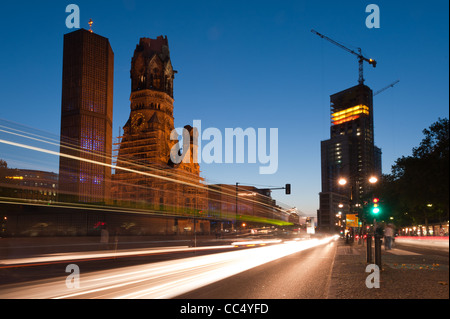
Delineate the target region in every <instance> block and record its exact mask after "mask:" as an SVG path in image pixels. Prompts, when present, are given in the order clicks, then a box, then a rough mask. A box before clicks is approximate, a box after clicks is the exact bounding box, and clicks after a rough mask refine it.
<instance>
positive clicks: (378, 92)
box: [373, 80, 400, 96]
mask: <svg viewBox="0 0 450 319" xmlns="http://www.w3.org/2000/svg"><path fill="white" fill-rule="evenodd" d="M398 82H400V80H397V81H395V82H392V83H391V84H389V85H388V86H386V87H384V88H382V89H381V90H378V91H376V92H375V93H374V94H373V96H375V95H377V94H380V93H381V92H383V91H385V90H387V89H389V88H391V87H394V85H396V84H397V83H398Z"/></svg>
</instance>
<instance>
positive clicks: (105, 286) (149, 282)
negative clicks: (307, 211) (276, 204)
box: [0, 237, 336, 299]
mask: <svg viewBox="0 0 450 319" xmlns="http://www.w3.org/2000/svg"><path fill="white" fill-rule="evenodd" d="M335 238H336V237H328V238H324V239H320V240H319V239H311V240H305V241H292V242H289V243H282V244H276V245H272V246H262V247H257V248H252V249H243V250H237V251H229V252H222V253H217V254H212V255H206V256H196V257H190V258H184V259H177V260H170V261H163V262H157V263H152V264H144V265H139V266H129V267H123V268H118V269H112V270H104V271H98V272H92V273H86V274H83V270H82V269H80V271H81V274H80V287H79V288H67V287H66V284H65V281H66V277H60V278H56V279H52V280H41V281H36V282H30V283H24V284H19V285H18V284H15V285H5V286H3V287H0V298H4V299H16V298H20V299H48V298H53V299H65V298H82V299H91V298H101V299H135V298H146V299H158V298H173V297H176V296H178V295H181V294H183V293H186V292H189V291H192V290H194V289H197V288H200V287H202V286H205V285H208V284H211V283H214V282H217V281H219V280H222V279H225V278H227V277H230V276H233V275H236V274H238V273H241V272H244V271H246V270H249V269H252V268H254V267H257V266H260V265H263V264H265V263H268V262H271V261H274V260H276V259H279V258H283V257H285V256H288V255H291V254H294V253H297V252H300V251H303V250H306V249H309V248H312V247H317V246H320V245H324V244H327V243H330V242H331V241H333V240H335Z"/></svg>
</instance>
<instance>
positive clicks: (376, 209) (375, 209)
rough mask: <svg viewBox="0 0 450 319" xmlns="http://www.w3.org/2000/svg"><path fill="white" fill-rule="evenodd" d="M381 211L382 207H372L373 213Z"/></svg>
mask: <svg viewBox="0 0 450 319" xmlns="http://www.w3.org/2000/svg"><path fill="white" fill-rule="evenodd" d="M379 212H380V209H379V208H378V207H375V208H373V209H372V213H374V214H378V213H379Z"/></svg>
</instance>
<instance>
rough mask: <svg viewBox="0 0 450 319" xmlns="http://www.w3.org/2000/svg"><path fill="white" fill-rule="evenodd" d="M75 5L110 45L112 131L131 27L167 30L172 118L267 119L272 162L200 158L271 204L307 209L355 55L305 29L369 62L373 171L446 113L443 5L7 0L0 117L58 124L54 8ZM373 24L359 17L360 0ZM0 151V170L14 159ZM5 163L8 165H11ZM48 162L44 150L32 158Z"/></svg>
mask: <svg viewBox="0 0 450 319" xmlns="http://www.w3.org/2000/svg"><path fill="white" fill-rule="evenodd" d="M70 3H75V4H77V5H78V6H79V7H80V11H81V27H84V28H86V29H87V28H88V24H87V22H88V21H89V19H90V18H92V19H93V20H94V25H93V30H94V32H96V33H98V34H100V35H102V36H105V37H107V38H109V40H110V43H111V46H112V48H113V51H114V54H115V70H114V71H115V72H114V127H113V134H114V136H117V135H118V132H119V127H121V126H123V125H124V124H125V122H126V121H127V119H128V116H129V111H130V109H129V94H130V78H129V69H130V62H131V57H132V55H133V51H134V48H135V46H136V44H137V43H138V42H139V38H140V37H151V38H155V37H156V36H158V35H167V37H168V39H169V47H170V52H171V59H172V64H173V66H174V68H175V69H176V70H178V74H177V75H176V78H175V83H174V97H175V103H174V115H175V126H177V127H181V126H184V125H186V124H191V125H192V121H193V120H194V119H199V120H202V127H203V128H206V127H217V128H219V129H220V130H221V131H222V132H224V129H225V128H226V127H230V128H236V127H242V128H244V129H245V128H248V127H253V128H255V129H256V128H271V127H274V128H278V133H279V167H278V171H277V173H276V174H274V175H259V174H258V166H259V164H253V165H245V164H235V165H230V164H227V165H226V164H216V165H213V164H211V165H202V166H201V169H202V172H203V173H202V175H203V176H204V177H205V178H206V179H207V181H209V182H221V183H235V182H241V183H250V184H258V185H275V186H283V185H284V184H285V183H291V184H292V191H293V194H292V195H290V196H287V195H284V194H283V192H282V191H275V192H274V194H273V196H274V198H276V199H277V200H279V201H280V202H283V203H286V204H288V205H290V206H296V207H297V208H299V209H300V210H301V211H303V212H305V213H306V214H308V215H312V216H314V215H315V214H316V210H317V208H318V206H319V205H318V198H319V197H318V193H319V192H320V141H321V140H324V139H327V138H328V137H329V126H330V111H329V96H330V95H331V94H333V93H336V92H338V91H341V90H343V89H346V88H348V87H350V86H353V85H356V84H357V77H358V63H357V59H356V57H355V56H353V55H351V54H349V53H347V52H345V51H344V50H342V49H340V48H338V47H336V46H334V45H332V44H331V43H329V42H327V41H325V40H323V39H321V38H319V37H318V36H316V35H313V34H312V33H311V32H310V30H311V29H312V28H314V29H316V30H317V31H319V32H321V33H323V34H326V35H328V36H329V37H331V38H333V39H335V40H337V41H340V42H343V43H345V44H346V45H349V46H351V47H352V48H356V47H362V48H363V52H364V53H365V54H366V55H367V56H369V57H373V58H374V59H376V60H377V61H378V65H377V68H376V69H373V68H372V67H371V66H369V65H367V64H366V65H365V78H366V84H367V85H368V86H370V87H371V88H372V89H373V90H374V91H377V90H379V89H381V88H383V87H385V86H387V85H389V84H390V83H392V82H394V81H395V80H397V79H399V80H400V83H398V84H397V85H396V86H395V87H394V88H390V89H388V90H386V91H385V92H383V93H381V94H380V95H378V96H376V97H375V100H374V105H375V110H374V120H375V143H376V145H377V146H379V147H381V148H382V151H383V172H384V173H389V172H390V168H391V165H392V164H393V163H394V161H395V160H396V159H397V158H398V157H400V156H402V155H409V154H411V149H412V148H413V147H414V146H417V145H418V144H419V142H420V141H421V139H422V130H423V129H424V128H426V127H428V126H429V125H430V124H432V123H433V122H434V121H436V120H437V119H438V117H448V113H449V110H448V106H449V105H448V103H449V93H448V92H449V91H448V86H449V73H448V72H449V55H448V51H449V31H448V30H449V16H448V12H449V4H448V1H447V0H437V1H436V0H432V1H426V2H424V1H384V0H383V1H381V0H371V1H261V0H258V1H242V0H241V1H230V0H227V1H212V0H210V1H138V0H136V1H133V0H128V1H75V0H74V1H25V2H24V1H14V2H8V3H2V4H1V11H0V30H1V31H0V33H1V34H0V35H1V37H0V39H1V40H0V41H1V42H0V43H1V47H0V90H1V91H0V92H1V99H0V101H1V108H0V118H3V119H6V120H9V121H13V122H17V123H21V124H24V125H27V126H30V127H33V128H37V129H40V130H44V131H47V132H50V133H52V134H55V135H59V130H60V116H61V111H60V107H61V78H62V48H63V35H64V34H65V33H68V32H71V31H73V30H69V29H67V28H66V26H65V19H66V17H67V15H68V13H66V12H65V8H66V6H67V5H68V4H70ZM370 3H375V4H377V5H378V6H379V8H380V11H381V28H380V29H368V28H366V26H365V19H366V16H367V15H368V14H367V13H365V8H366V5H368V4H370ZM5 152H6V151H5V149H3V151H2V150H1V148H0V158H4V159H7V160H8V163H9V164H10V166H11V167H19V166H21V165H23V164H24V162H15V161H14V156H13V155H10V154H6V153H5ZM14 164H16V165H14ZM41 164H42V166H40V167H39V168H45V169H48V170H53V171H57V169H58V168H57V160H56V159H53V160H49V161H47V160H42V161H41Z"/></svg>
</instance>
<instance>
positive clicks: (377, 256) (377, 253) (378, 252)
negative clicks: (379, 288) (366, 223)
mask: <svg viewBox="0 0 450 319" xmlns="http://www.w3.org/2000/svg"><path fill="white" fill-rule="evenodd" d="M375 264H376V265H377V266H378V267H379V268H380V269H381V236H380V235H378V234H375Z"/></svg>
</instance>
